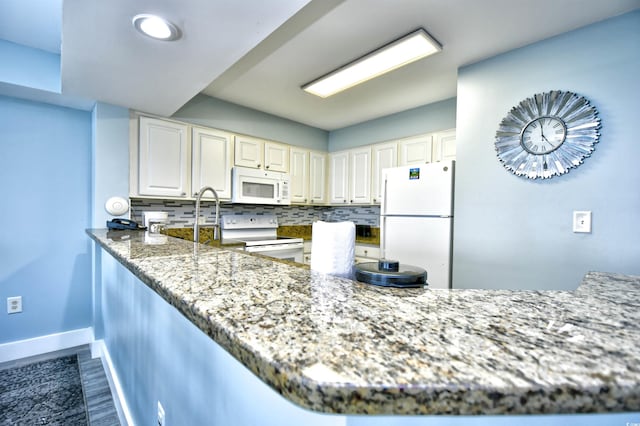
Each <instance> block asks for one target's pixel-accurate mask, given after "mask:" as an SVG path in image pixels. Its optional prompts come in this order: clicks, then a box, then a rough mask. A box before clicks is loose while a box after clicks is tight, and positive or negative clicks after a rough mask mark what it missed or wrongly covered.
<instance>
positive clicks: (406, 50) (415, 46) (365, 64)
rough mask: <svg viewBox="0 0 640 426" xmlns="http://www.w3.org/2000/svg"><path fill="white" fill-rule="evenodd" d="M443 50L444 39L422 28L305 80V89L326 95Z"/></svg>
mask: <svg viewBox="0 0 640 426" xmlns="http://www.w3.org/2000/svg"><path fill="white" fill-rule="evenodd" d="M441 50H442V46H440V43H438V42H437V41H436V40H434V39H433V38H432V37H431V36H430V35H429V34H428V33H427V32H426V31H425V30H423V29H419V30H417V31H414V32H412V33H410V34H408V35H406V36H404V37H402V38H400V39H398V40H396V41H394V42H391V43H389V44H387V45H386V46H383V47H381V48H379V49H378V50H375V51H373V52H371V53H368V54H366V55H365V56H363V57H361V58H360V59H356V60H355V61H353V62H351V63H350V64H347V65H345V66H343V67H341V68H339V69H337V70H335V71H332V72H330V73H329V74H327V75H325V76H323V77H320V78H319V79H317V80H315V81H312V82H311V83H308V84H305V85H304V86H302V89H303V90H305V91H307V92H309V93H311V94H314V95H316V96H320V97H321V98H326V97H328V96H331V95H334V94H336V93H338V92H342V91H343V90H346V89H348V88H350V87H353V86H355V85H358V84H360V83H363V82H365V81H367V80H371V79H372V78H374V77H378V76H380V75H382V74H385V73H388V72H389V71H393V70H395V69H397V68H400V67H402V66H404V65H407V64H410V63H411V62H414V61H417V60H418V59H422V58H424V57H427V56H429V55H433V54H434V53H437V52H440V51H441Z"/></svg>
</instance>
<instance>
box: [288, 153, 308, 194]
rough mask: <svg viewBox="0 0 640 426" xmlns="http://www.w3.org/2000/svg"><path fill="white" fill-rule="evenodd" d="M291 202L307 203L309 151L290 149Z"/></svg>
mask: <svg viewBox="0 0 640 426" xmlns="http://www.w3.org/2000/svg"><path fill="white" fill-rule="evenodd" d="M290 158H291V165H290V174H291V184H290V185H289V192H290V194H291V202H292V203H296V204H306V203H307V201H309V150H307V149H302V148H294V147H291V153H290Z"/></svg>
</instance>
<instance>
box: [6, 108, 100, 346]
mask: <svg viewBox="0 0 640 426" xmlns="http://www.w3.org/2000/svg"><path fill="white" fill-rule="evenodd" d="M0 150H1V155H0V185H1V187H2V203H1V206H2V207H1V208H0V301H1V302H2V305H1V306H2V307H3V308H2V311H1V312H0V343H4V342H10V341H16V340H21V339H26V338H31V337H36V336H42V335H47V334H51V333H57V332H62V331H68V330H74V329H78V328H84V327H89V326H91V282H90V278H91V271H90V269H91V262H90V258H89V250H90V243H89V239H88V238H87V236H86V234H85V232H84V230H85V228H87V227H88V225H89V218H90V210H91V205H90V199H91V198H90V197H91V115H90V113H88V112H85V111H78V110H73V109H69V108H62V107H57V106H52V105H46V104H40V103H33V102H28V101H22V100H18V99H14V98H7V97H2V96H0ZM9 296H22V298H23V312H22V313H19V314H12V315H7V314H6V310H5V308H4V306H5V301H6V298H7V297H9Z"/></svg>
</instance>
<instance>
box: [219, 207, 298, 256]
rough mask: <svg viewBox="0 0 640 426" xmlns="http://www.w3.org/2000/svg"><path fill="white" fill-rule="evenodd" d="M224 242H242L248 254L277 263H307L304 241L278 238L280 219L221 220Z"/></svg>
mask: <svg viewBox="0 0 640 426" xmlns="http://www.w3.org/2000/svg"><path fill="white" fill-rule="evenodd" d="M221 219H222V220H221V225H220V228H221V232H222V233H221V237H222V239H221V242H222V244H229V243H233V242H236V241H238V242H242V243H244V244H245V251H248V252H250V253H258V254H261V255H263V256H270V257H275V258H276V259H285V260H291V261H293V262H298V263H302V262H303V253H304V250H303V239H302V238H293V237H278V218H277V217H276V215H274V214H232V215H223V216H222V218H221Z"/></svg>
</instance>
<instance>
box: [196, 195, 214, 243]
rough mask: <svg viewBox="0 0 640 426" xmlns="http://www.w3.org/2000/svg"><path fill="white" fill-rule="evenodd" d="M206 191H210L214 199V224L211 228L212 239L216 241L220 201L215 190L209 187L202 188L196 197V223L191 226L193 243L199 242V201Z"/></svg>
mask: <svg viewBox="0 0 640 426" xmlns="http://www.w3.org/2000/svg"><path fill="white" fill-rule="evenodd" d="M206 191H211V193H212V194H213V196H214V197H215V198H216V223H215V225H214V226H213V239H214V240H217V239H218V225H219V223H218V222H219V215H220V199H219V198H218V193H217V192H216V190H215V189H213V188H212V187H210V186H205V187H203V188H202V189H201V190H200V192H198V196H197V197H196V223H194V224H193V241H194V242H196V243H199V242H200V224H199V223H198V222H199V219H200V200H201V199H202V194H204V193H205V192H206Z"/></svg>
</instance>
